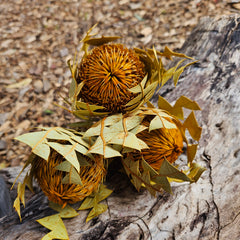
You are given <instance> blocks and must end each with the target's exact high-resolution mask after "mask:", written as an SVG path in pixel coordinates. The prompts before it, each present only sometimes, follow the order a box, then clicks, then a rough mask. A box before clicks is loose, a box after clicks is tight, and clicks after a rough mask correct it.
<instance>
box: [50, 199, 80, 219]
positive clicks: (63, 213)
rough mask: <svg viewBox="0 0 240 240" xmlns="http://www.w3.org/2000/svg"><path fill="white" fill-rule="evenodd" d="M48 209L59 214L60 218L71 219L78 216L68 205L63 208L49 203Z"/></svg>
mask: <svg viewBox="0 0 240 240" xmlns="http://www.w3.org/2000/svg"><path fill="white" fill-rule="evenodd" d="M49 207H50V208H52V209H53V210H55V211H57V212H59V216H60V217H61V218H73V217H76V216H78V215H79V214H78V213H77V212H76V210H75V209H74V208H72V207H71V206H69V205H66V206H65V207H64V208H63V207H62V205H59V204H57V203H54V202H49Z"/></svg>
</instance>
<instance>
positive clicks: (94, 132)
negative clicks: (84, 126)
mask: <svg viewBox="0 0 240 240" xmlns="http://www.w3.org/2000/svg"><path fill="white" fill-rule="evenodd" d="M101 128H102V126H101V122H98V123H97V125H94V126H92V127H91V128H89V129H88V130H87V131H86V132H85V133H84V135H83V138H88V137H93V136H99V135H100V133H101Z"/></svg>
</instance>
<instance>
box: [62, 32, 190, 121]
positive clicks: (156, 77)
mask: <svg viewBox="0 0 240 240" xmlns="http://www.w3.org/2000/svg"><path fill="white" fill-rule="evenodd" d="M92 29H93V28H91V29H90V30H89V31H88V32H87V34H86V36H85V37H84V38H83V39H82V41H81V42H82V48H81V50H80V54H79V55H78V57H76V56H77V55H75V57H74V59H73V60H69V61H68V66H69V69H70V71H71V73H72V83H71V86H70V89H69V99H68V100H66V103H67V104H69V105H70V106H71V112H72V113H73V114H74V115H75V116H77V117H79V118H82V119H89V118H91V117H94V116H103V115H104V116H106V115H108V114H113V113H131V112H134V111H135V110H137V109H139V108H140V107H141V106H143V105H144V104H145V103H146V102H148V101H149V100H150V99H151V97H152V96H153V94H154V92H155V90H156V88H161V87H162V86H163V85H164V84H165V83H166V82H167V81H168V80H169V79H171V78H172V79H173V81H174V84H175V85H176V84H177V82H178V79H179V76H180V74H181V72H182V71H183V70H184V68H185V67H187V66H190V65H192V64H193V63H194V62H190V63H187V64H186V65H185V66H182V65H183V64H182V63H183V61H185V60H186V59H189V60H193V59H192V58H190V57H188V56H186V55H184V54H180V53H176V52H173V51H172V50H170V49H169V48H168V47H165V49H164V51H163V52H160V51H156V50H155V48H153V49H146V50H142V49H138V48H133V49H128V48H127V47H126V46H124V45H122V44H113V43H111V42H112V41H115V40H117V39H119V37H117V36H113V37H104V36H102V37H101V38H93V35H91V34H90V33H91V31H92ZM81 55H83V56H82V58H81ZM172 57H179V58H182V59H181V60H180V61H179V62H178V63H177V64H176V66H175V67H173V68H170V69H168V70H167V69H166V68H165V67H164V64H163V61H162V58H166V59H169V60H172Z"/></svg>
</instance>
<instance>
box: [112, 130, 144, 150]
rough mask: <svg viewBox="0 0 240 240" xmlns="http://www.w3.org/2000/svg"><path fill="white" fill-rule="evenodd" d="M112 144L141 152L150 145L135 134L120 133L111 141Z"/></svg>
mask: <svg viewBox="0 0 240 240" xmlns="http://www.w3.org/2000/svg"><path fill="white" fill-rule="evenodd" d="M109 143H111V144H117V145H122V146H123V147H128V148H132V149H137V150H139V151H140V150H141V149H143V148H148V145H147V144H146V143H145V142H143V141H142V140H141V139H139V138H137V137H136V135H135V134H133V133H131V132H128V133H127V134H125V133H124V132H122V133H119V134H118V135H116V136H115V137H114V138H112V139H111V141H109Z"/></svg>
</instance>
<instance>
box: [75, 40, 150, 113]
mask: <svg viewBox="0 0 240 240" xmlns="http://www.w3.org/2000/svg"><path fill="white" fill-rule="evenodd" d="M78 72H79V74H78V77H77V82H78V83H81V82H84V86H83V88H82V90H81V91H80V94H79V97H80V98H81V99H83V100H84V102H86V103H89V104H94V105H99V106H103V107H105V108H106V110H107V111H109V112H121V111H124V107H125V105H126V104H127V103H128V102H129V101H130V100H131V99H133V98H134V96H135V95H136V94H134V93H132V92H130V91H129V89H130V88H132V87H134V86H136V85H138V84H139V83H140V82H141V81H142V79H143V78H144V76H145V75H146V70H145V65H144V64H143V62H142V61H140V59H139V56H138V55H137V54H136V53H135V52H134V51H133V50H130V49H128V48H126V47H124V45H122V44H104V45H101V46H99V47H95V48H93V50H92V52H91V53H90V54H88V55H87V56H86V57H85V58H84V59H83V60H82V62H81V63H80V65H79V68H78Z"/></svg>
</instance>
